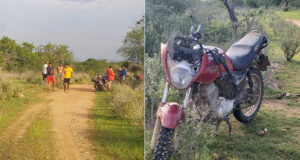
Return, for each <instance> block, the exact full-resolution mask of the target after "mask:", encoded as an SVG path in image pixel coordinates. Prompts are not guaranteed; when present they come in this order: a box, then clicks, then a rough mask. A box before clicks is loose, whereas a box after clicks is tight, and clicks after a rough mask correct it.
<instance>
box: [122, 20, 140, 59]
mask: <svg viewBox="0 0 300 160" xmlns="http://www.w3.org/2000/svg"><path fill="white" fill-rule="evenodd" d="M144 28H145V27H144V17H143V18H142V19H141V20H139V21H138V22H137V23H136V25H135V26H134V27H133V28H132V30H131V31H130V32H127V34H126V37H125V39H124V40H123V46H122V47H121V48H120V49H119V50H118V53H119V54H120V55H121V56H123V57H125V58H126V59H127V60H128V61H133V62H136V63H143V62H144V48H145V47H144Z"/></svg>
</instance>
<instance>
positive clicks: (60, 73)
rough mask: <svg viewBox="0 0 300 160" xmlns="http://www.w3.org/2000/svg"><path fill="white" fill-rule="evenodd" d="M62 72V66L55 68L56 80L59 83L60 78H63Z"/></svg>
mask: <svg viewBox="0 0 300 160" xmlns="http://www.w3.org/2000/svg"><path fill="white" fill-rule="evenodd" d="M63 71H64V67H63V65H62V64H60V65H59V66H58V67H57V79H58V80H59V81H61V80H62V78H63V74H64V73H63Z"/></svg>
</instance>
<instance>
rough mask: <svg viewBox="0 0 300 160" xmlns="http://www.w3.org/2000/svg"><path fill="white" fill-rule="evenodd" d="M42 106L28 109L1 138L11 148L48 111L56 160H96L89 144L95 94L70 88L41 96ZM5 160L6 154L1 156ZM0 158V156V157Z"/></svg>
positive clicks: (87, 89) (84, 88) (78, 87)
mask: <svg viewBox="0 0 300 160" xmlns="http://www.w3.org/2000/svg"><path fill="white" fill-rule="evenodd" d="M40 96H41V98H42V99H44V100H43V101H42V102H40V103H37V104H34V105H32V106H30V107H29V108H28V109H27V110H26V111H25V112H23V113H22V115H20V117H18V118H17V119H16V120H15V121H14V123H13V124H11V125H10V126H9V127H8V128H7V129H6V130H5V131H4V133H3V134H2V135H1V136H0V140H1V139H2V140H8V141H10V142H11V144H12V146H13V145H17V142H18V140H19V139H21V138H22V137H23V135H24V134H25V132H26V130H27V128H28V127H30V125H31V123H32V122H33V121H34V120H35V119H36V118H37V117H38V116H39V114H40V113H41V112H42V111H43V110H44V109H50V118H51V120H52V124H53V125H52V126H53V127H52V130H53V132H54V137H55V139H54V141H55V144H56V146H55V151H56V152H55V157H56V159H57V160H88V159H96V156H95V153H94V148H93V145H92V143H91V141H90V140H89V137H90V131H91V129H90V125H89V124H90V123H91V119H90V116H89V113H90V110H91V109H92V107H93V105H94V103H93V100H94V98H95V92H94V89H93V87H92V86H89V85H71V89H70V91H69V93H64V91H63V90H61V89H59V90H57V91H56V92H49V93H42V94H41V95H40ZM13 148H14V147H10V148H8V150H10V149H13ZM2 157H5V153H2ZM0 158H1V156H0Z"/></svg>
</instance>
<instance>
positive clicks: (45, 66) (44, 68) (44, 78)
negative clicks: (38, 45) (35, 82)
mask: <svg viewBox="0 0 300 160" xmlns="http://www.w3.org/2000/svg"><path fill="white" fill-rule="evenodd" d="M48 63H49V62H48V61H46V62H45V64H44V65H43V70H42V75H43V80H44V82H45V86H46V84H47V68H48Z"/></svg>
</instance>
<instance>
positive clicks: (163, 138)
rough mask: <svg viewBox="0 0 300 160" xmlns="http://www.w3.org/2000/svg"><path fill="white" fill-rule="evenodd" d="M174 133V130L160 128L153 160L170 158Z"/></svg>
mask: <svg viewBox="0 0 300 160" xmlns="http://www.w3.org/2000/svg"><path fill="white" fill-rule="evenodd" d="M174 131H175V129H170V128H166V127H162V128H161V131H160V135H159V138H158V142H157V145H156V149H155V153H154V157H153V160H168V159H169V158H170V156H171V146H172V139H173V136H174Z"/></svg>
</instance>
